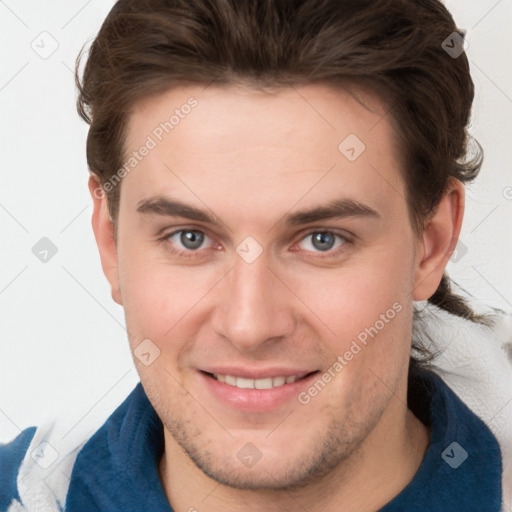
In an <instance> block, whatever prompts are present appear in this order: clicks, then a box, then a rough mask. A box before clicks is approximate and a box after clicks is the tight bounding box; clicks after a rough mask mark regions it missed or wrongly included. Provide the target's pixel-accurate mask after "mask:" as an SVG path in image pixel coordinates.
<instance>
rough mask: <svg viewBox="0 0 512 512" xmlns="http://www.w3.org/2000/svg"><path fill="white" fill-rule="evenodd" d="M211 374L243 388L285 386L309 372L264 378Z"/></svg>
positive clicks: (224, 381) (217, 378)
mask: <svg viewBox="0 0 512 512" xmlns="http://www.w3.org/2000/svg"><path fill="white" fill-rule="evenodd" d="M210 375H211V376H212V377H213V378H214V379H216V380H218V381H219V382H222V383H223V384H228V385H230V386H235V387H237V388H241V389H272V388H277V387H280V386H284V385H285V384H292V383H293V382H295V381H297V380H300V379H302V378H304V377H305V376H306V375H308V374H307V373H303V374H300V375H290V376H288V377H285V376H277V377H267V378H264V379H247V378H244V377H235V376H233V375H222V374H216V373H211V374H210Z"/></svg>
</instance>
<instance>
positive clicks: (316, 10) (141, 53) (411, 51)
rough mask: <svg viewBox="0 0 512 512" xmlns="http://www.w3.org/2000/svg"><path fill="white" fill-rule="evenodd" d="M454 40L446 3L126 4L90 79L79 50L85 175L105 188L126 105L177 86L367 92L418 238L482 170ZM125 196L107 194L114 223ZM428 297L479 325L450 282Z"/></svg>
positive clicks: (464, 65) (263, 0) (109, 22)
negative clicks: (395, 146) (386, 135)
mask: <svg viewBox="0 0 512 512" xmlns="http://www.w3.org/2000/svg"><path fill="white" fill-rule="evenodd" d="M450 37H452V38H453V37H455V39H451V40H450V41H451V45H450V46H453V44H454V41H461V40H462V39H461V38H463V33H462V32H461V31H460V30H458V29H457V27H456V25H455V23H454V20H453V18H452V16H451V15H450V13H449V12H448V10H447V9H446V8H445V7H444V5H443V4H442V3H441V2H440V1H438V0H357V1H354V0H293V1H290V0H118V2H117V3H116V4H115V6H114V7H113V8H112V10H111V11H110V13H109V14H108V16H107V18H106V19H105V21H104V23H103V25H102V27H101V29H100V31H99V33H98V35H97V37H96V38H95V39H94V41H93V43H92V45H91V47H90V50H89V55H88V58H87V62H86V64H85V68H84V72H83V78H82V80H80V78H79V72H78V69H79V63H80V60H81V57H82V55H83V50H82V52H81V53H80V55H79V57H78V59H77V66H76V83H77V87H78V90H79V97H78V102H77V105H78V112H79V114H80V115H81V116H82V118H83V119H84V120H85V121H86V122H87V123H89V124H90V129H89V134H88V137H87V162H88V165H89V168H90V170H91V172H94V173H95V174H96V175H97V176H98V177H99V179H100V182H101V183H102V185H103V184H104V183H106V182H107V180H109V179H110V178H111V177H112V176H113V175H114V174H115V173H116V171H117V170H118V169H119V168H120V167H121V166H122V165H123V161H124V158H123V151H124V141H125V133H126V126H127V120H128V116H129V113H130V109H131V108H133V106H134V104H135V103H136V102H137V101H139V100H141V99H142V98H145V97H148V96H150V95H154V94H158V93H162V92H164V91H167V90H169V89H171V88H173V87H175V86H177V85H186V84H205V85H206V84H211V83H216V84H237V83H243V84H249V85H250V86H252V87H255V88H260V89H265V88H275V87H287V86H294V85H300V84H311V83H315V82H321V83H329V84H333V85H335V86H340V87H350V86H355V87H356V89H357V87H358V86H359V87H365V88H369V89H370V90H371V91H372V92H374V93H375V94H376V95H377V97H379V98H380V99H381V100H382V101H383V102H384V104H385V105H386V107H387V109H388V115H389V119H390V121H391V122H392V124H393V126H394V127H395V130H396V132H397V135H398V140H399V147H400V157H401V159H402V161H401V163H402V172H403V175H404V180H405V184H406V190H407V202H408V206H409V212H410V216H411V221H412V224H413V226H414V227H415V228H416V229H417V230H421V228H422V226H423V223H424V220H425V218H427V216H428V214H429V213H430V212H432V210H433V209H434V208H435V207H436V205H437V204H438V202H439V200H440V198H441V197H442V194H443V192H444V190H445V189H446V187H447V184H448V183H449V181H450V180H451V179H453V178H455V179H457V180H460V181H462V182H468V181H470V180H472V179H473V178H475V177H476V175H477V174H478V171H479V169H480V167H481V163H482V150H481V148H480V146H479V145H478V143H476V141H475V143H474V144H472V145H471V146H472V147H473V148H475V153H474V155H473V157H472V158H468V148H469V145H470V143H471V141H472V139H471V137H470V135H469V134H468V131H467V125H468V122H469V117H470V112H471V105H472V101H473V95H474V86H473V82H472V79H471V76H470V73H469V64H468V60H467V58H466V55H465V53H464V52H462V53H461V54H460V55H459V56H457V57H456V58H454V56H453V55H450V54H449V53H448V52H447V51H445V50H444V49H443V46H442V44H443V41H446V40H447V39H448V38H450ZM448 40H449V39H448ZM459 44H460V43H459ZM120 188H121V184H120V185H119V186H117V187H114V188H113V190H111V191H109V192H107V197H108V204H109V208H110V214H111V217H112V219H113V221H114V224H115V222H116V219H117V215H118V208H119V194H120ZM429 301H430V302H431V303H433V304H435V305H437V306H439V307H441V308H443V309H445V310H447V311H449V312H451V313H454V314H457V315H459V316H464V317H467V318H470V319H473V320H477V319H478V317H476V316H475V315H474V314H473V312H472V311H471V309H470V308H469V307H468V306H467V305H466V303H465V302H464V301H463V300H462V299H461V298H460V297H458V296H457V295H455V294H453V293H452V292H451V290H450V281H449V280H448V278H447V276H446V275H445V276H443V279H442V281H441V283H440V285H439V288H438V290H437V291H436V293H435V294H434V295H433V296H432V297H431V298H430V299H429ZM415 348H416V349H417V350H419V351H420V352H421V349H420V347H419V346H415ZM412 361H413V362H414V358H413V359H412Z"/></svg>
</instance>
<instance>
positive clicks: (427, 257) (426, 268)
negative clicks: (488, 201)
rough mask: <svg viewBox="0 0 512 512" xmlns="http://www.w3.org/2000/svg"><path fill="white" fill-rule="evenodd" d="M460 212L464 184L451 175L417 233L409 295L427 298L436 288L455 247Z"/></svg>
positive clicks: (415, 297)
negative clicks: (421, 231) (434, 207)
mask: <svg viewBox="0 0 512 512" xmlns="http://www.w3.org/2000/svg"><path fill="white" fill-rule="evenodd" d="M463 216H464V185H463V184H462V183H461V182H460V181H459V180H455V179H452V180H451V181H450V183H449V185H448V187H447V189H446V191H445V193H444V194H443V197H442V198H441V201H440V202H439V205H438V206H437V208H436V209H435V211H434V212H433V213H432V214H431V216H429V217H428V219H427V221H426V223H425V226H424V230H423V233H422V234H421V235H419V239H418V245H417V251H416V271H415V278H414V288H413V294H412V295H413V299H414V300H417V301H420V300H427V299H429V298H430V297H431V296H432V295H433V294H434V293H435V291H436V290H437V287H438V286H439V283H440V282H441V278H442V277H443V272H444V269H445V267H446V265H447V263H448V261H449V259H450V257H451V255H452V253H453V251H454V250H455V247H456V245H457V240H458V239H459V234H460V229H461V226H462V218H463Z"/></svg>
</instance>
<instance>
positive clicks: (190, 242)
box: [165, 229, 210, 252]
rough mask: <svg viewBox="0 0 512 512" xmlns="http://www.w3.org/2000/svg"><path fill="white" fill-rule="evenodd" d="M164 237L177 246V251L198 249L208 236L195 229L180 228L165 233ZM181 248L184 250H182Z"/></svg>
mask: <svg viewBox="0 0 512 512" xmlns="http://www.w3.org/2000/svg"><path fill="white" fill-rule="evenodd" d="M165 239H166V240H168V241H169V242H171V243H172V244H173V245H177V246H178V249H177V252H189V251H196V250H197V249H200V248H201V246H202V245H203V243H204V241H205V240H206V239H210V237H209V236H208V235H206V234H205V233H203V232H202V231H199V230H196V229H181V230H179V231H175V232H174V233H170V234H169V235H166V236H165ZM180 244H181V247H180ZM182 248H184V249H186V250H185V251H184V250H183V249H182Z"/></svg>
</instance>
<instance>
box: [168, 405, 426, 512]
mask: <svg viewBox="0 0 512 512" xmlns="http://www.w3.org/2000/svg"><path fill="white" fill-rule="evenodd" d="M164 436H165V453H164V455H163V457H162V459H161V461H160V466H159V473H160V479H161V481H162V484H163V487H164V490H165V493H166V495H167V498H168V500H169V503H170V504H171V506H172V507H173V510H174V511H175V512H188V511H191V512H193V511H200V510H204V509H207V510H209V511H211V512H221V511H222V512H231V511H233V512H234V511H238V510H240V508H241V507H242V508H243V509H250V510H251V511H254V512H259V511H262V512H263V511H265V512H268V511H276V512H277V511H290V512H291V511H296V510H297V508H299V509H300V508H303V509H306V510H308V511H310V512H317V511H318V512H319V511H322V512H331V511H333V512H334V511H335V510H336V511H339V510H344V511H357V512H366V511H367V512H372V511H375V510H378V509H380V508H381V507H383V506H384V505H385V504H386V503H388V502H389V501H391V500H392V499H393V498H394V497H395V496H396V495H397V494H398V493H400V491H401V490H402V489H404V488H405V487H406V486H407V485H408V484H409V483H410V482H411V480H412V479H413V477H414V475H415V474H416V472H417V470H418V468H419V466H420V465H421V462H422V460H423V457H424V455H425V452H426V450H427V447H428V443H429V430H428V429H427V427H426V426H425V425H424V424H423V423H421V422H420V421H419V420H418V419H417V418H416V417H415V416H414V414H413V413H412V412H411V411H410V410H408V409H407V408H406V407H405V406H404V404H403V402H402V401H401V400H398V399H397V400H394V402H393V403H392V404H390V407H389V408H388V409H387V410H386V412H385V413H384V414H383V416H382V417H381V420H380V421H379V423H378V424H377V426H376V427H375V428H374V430H373V431H372V432H371V434H370V435H369V436H368V437H367V438H366V440H365V442H364V443H363V444H362V445H361V446H360V447H359V449H357V450H356V451H354V452H353V454H352V455H351V456H350V457H349V458H347V459H346V460H344V461H343V463H341V464H340V465H339V466H338V467H337V468H336V469H335V470H333V471H332V472H331V473H330V474H329V475H328V476H327V477H325V478H324V479H322V480H321V481H319V482H314V483H312V484H311V485H308V486H307V487H302V488H300V489H282V490H268V491H266V490H263V491H259V490H258V491H252V490H240V489H234V488H231V487H228V486H225V485H222V484H219V483H218V482H216V481H215V480H213V479H211V478H210V477H208V476H207V475H205V474H204V473H203V472H202V471H201V470H200V469H199V468H197V467H196V466H195V465H194V463H193V462H192V461H191V460H190V458H189V457H188V455H187V454H186V453H185V452H184V451H183V450H182V449H181V447H180V446H179V445H178V444H177V443H176V441H175V440H174V439H173V437H172V436H171V435H170V434H169V433H168V432H167V430H166V429H165V430H164ZM168 461H170V462H169V463H168Z"/></svg>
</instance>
